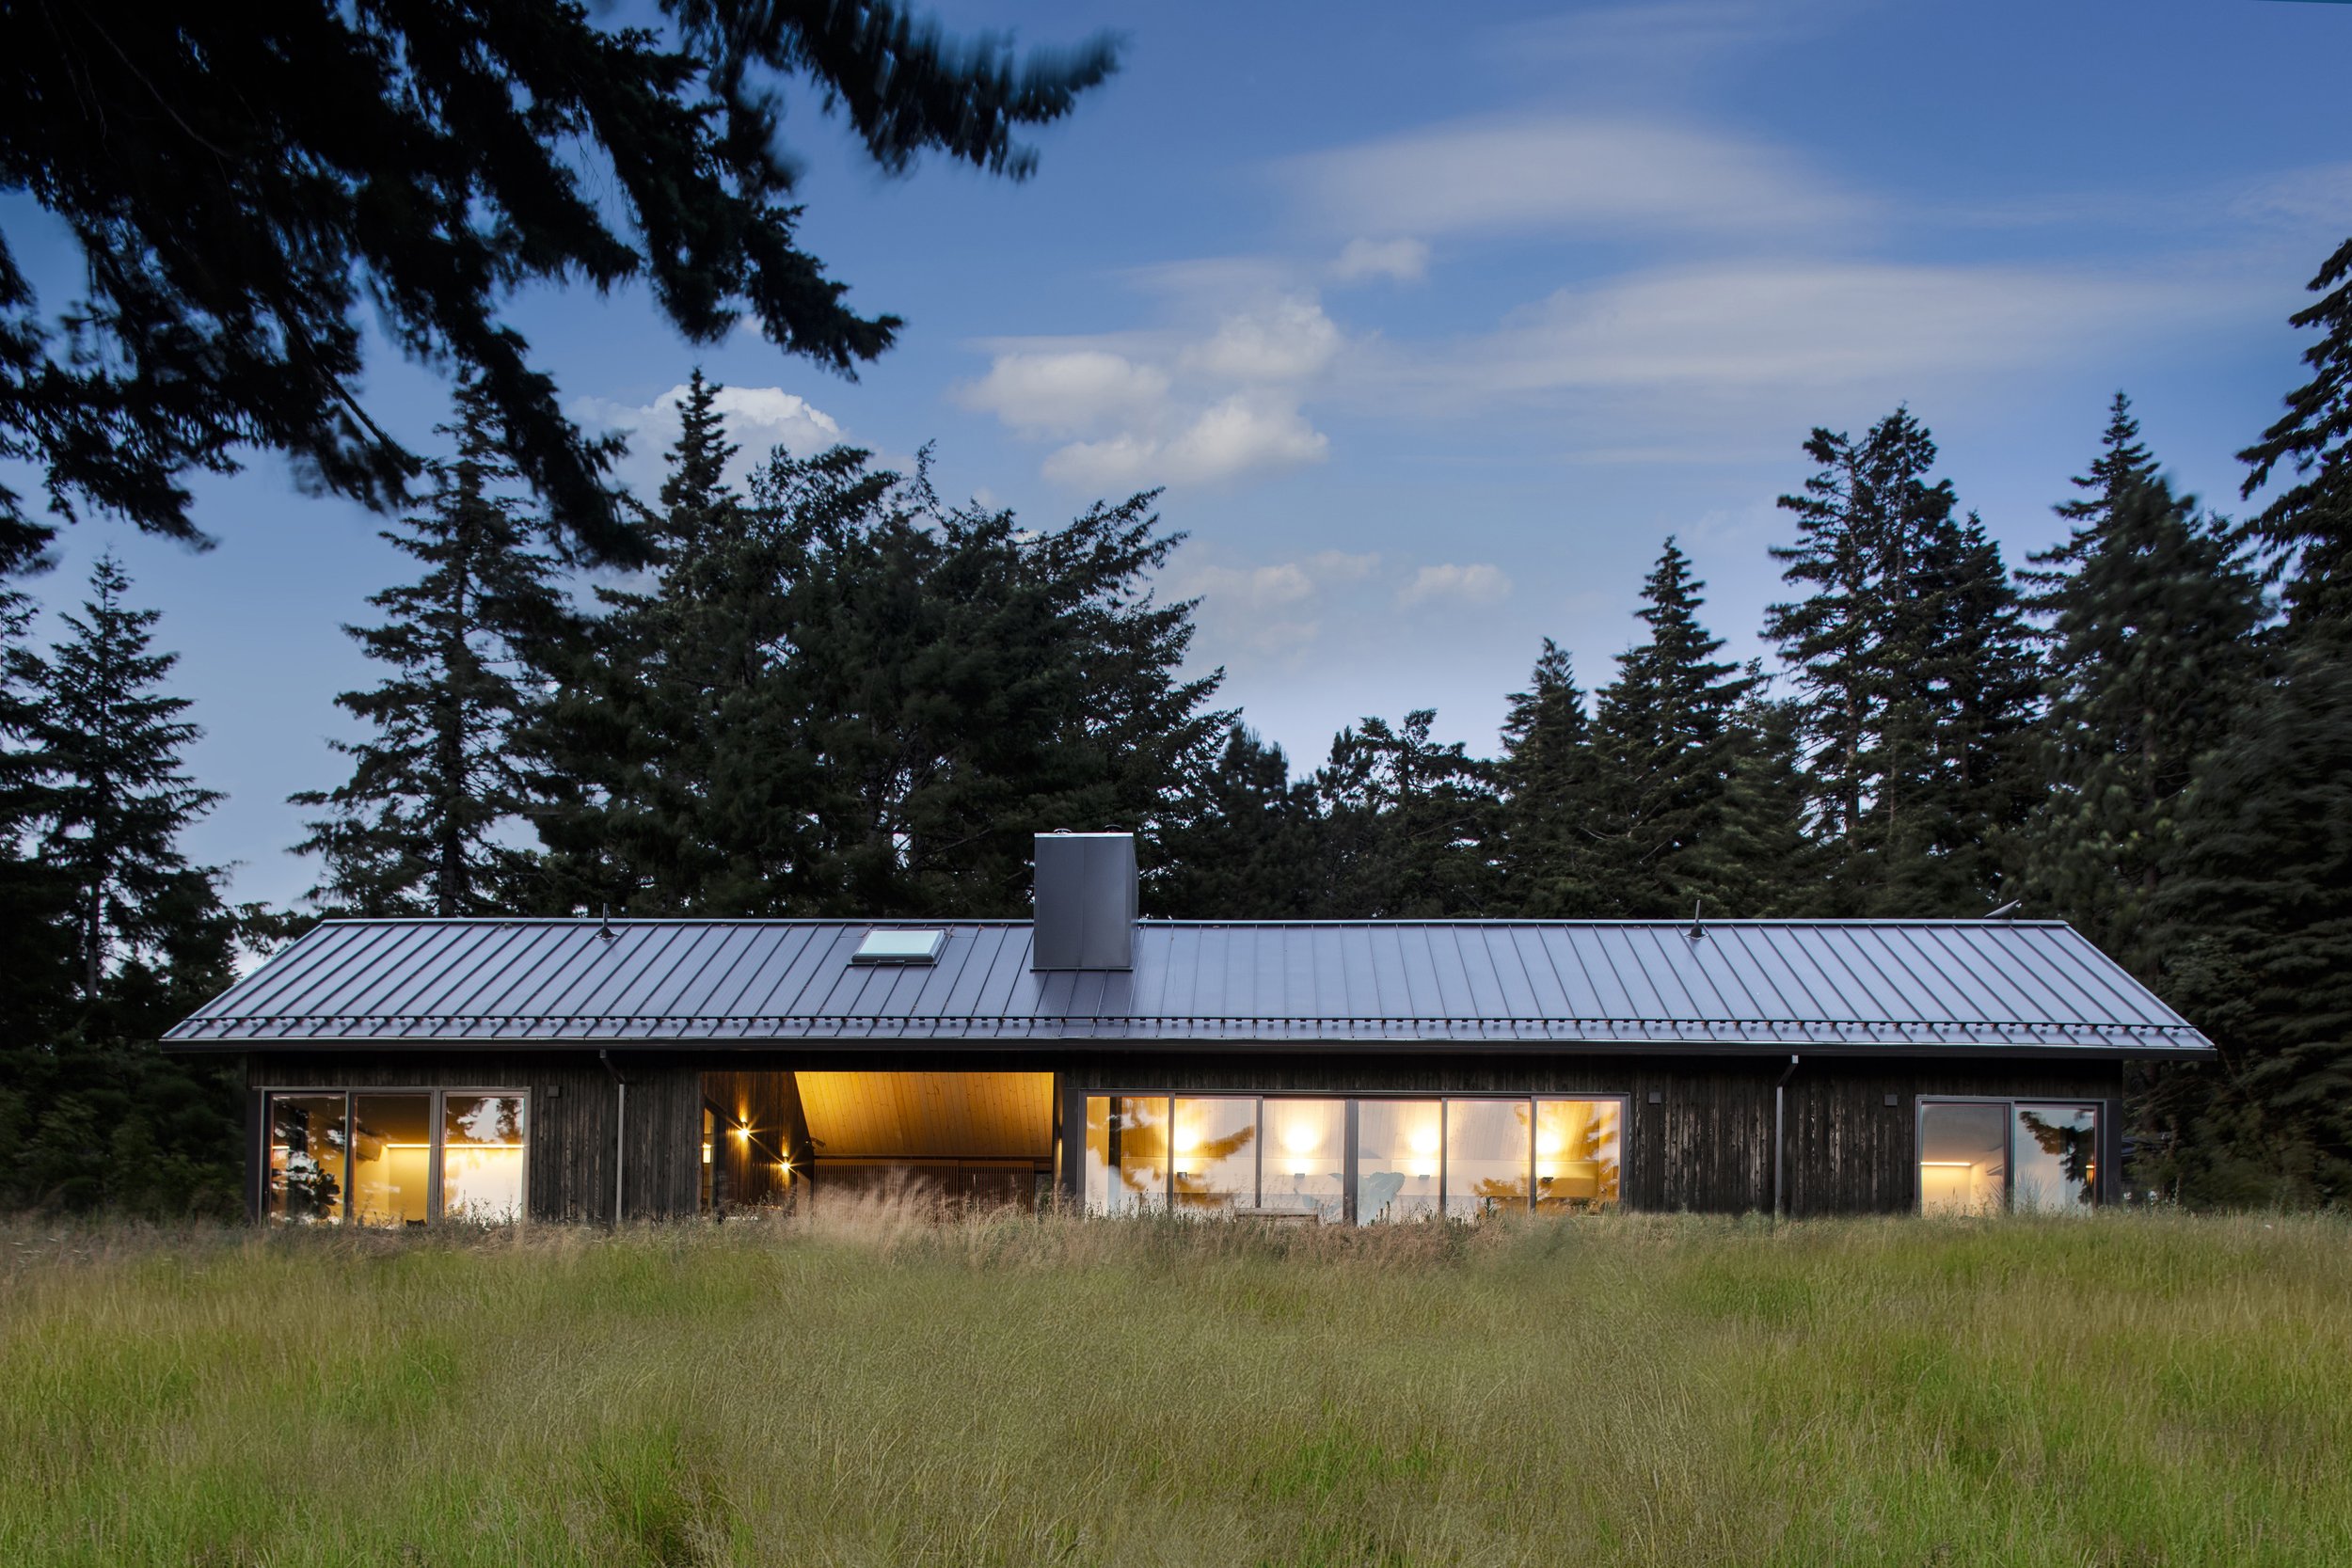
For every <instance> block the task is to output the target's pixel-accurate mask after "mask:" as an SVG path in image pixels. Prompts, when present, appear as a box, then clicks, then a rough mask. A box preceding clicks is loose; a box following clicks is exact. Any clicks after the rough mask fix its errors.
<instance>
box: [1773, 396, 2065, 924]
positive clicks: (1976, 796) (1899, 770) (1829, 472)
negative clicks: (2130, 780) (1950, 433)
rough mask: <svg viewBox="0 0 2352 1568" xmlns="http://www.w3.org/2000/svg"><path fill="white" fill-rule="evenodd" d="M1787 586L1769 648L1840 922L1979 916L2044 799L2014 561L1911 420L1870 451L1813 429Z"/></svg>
mask: <svg viewBox="0 0 2352 1568" xmlns="http://www.w3.org/2000/svg"><path fill="white" fill-rule="evenodd" d="M1805 451H1806V452H1807V454H1808V455H1810V456H1811V457H1812V458H1813V459H1814V461H1815V462H1817V463H1819V464H1820V470H1819V471H1818V472H1817V473H1816V474H1815V475H1814V477H1813V478H1811V479H1809V480H1807V481H1806V482H1805V486H1804V494H1803V495H1802V496H1784V497H1782V498H1781V505H1782V506H1783V507H1785V508H1787V509H1788V510H1789V511H1791V512H1794V513H1795V514H1796V515H1797V517H1798V519H1799V521H1798V529H1799V539H1798V542H1797V543H1796V544H1795V545H1793V546H1774V548H1773V551H1772V553H1773V556H1774V558H1775V559H1777V560H1779V561H1781V562H1784V572H1783V575H1784V576H1785V577H1786V578H1787V579H1788V581H1790V582H1793V583H1799V584H1804V585H1808V586H1810V587H1811V588H1812V590H1813V591H1812V593H1811V594H1808V596H1807V597H1805V598H1804V599H1803V600H1800V601H1796V602H1793V603H1786V604H1779V605H1774V606H1773V607H1772V610H1771V611H1770V612H1769V616H1768V619H1767V622H1766V626H1765V635H1766V636H1767V637H1769V638H1771V639H1772V640H1773V641H1777V642H1778V643H1779V644H1780V648H1781V654H1782V657H1783V658H1784V659H1785V660H1786V661H1787V662H1788V664H1789V665H1790V666H1791V667H1792V668H1793V671H1794V679H1795V684H1796V687H1797V690H1798V698H1797V701H1798V704H1799V716H1800V719H1801V733H1802V737H1803V740H1804V746H1805V750H1806V762H1807V769H1806V770H1807V774H1808V790H1809V792H1810V794H1811V795H1812V798H1813V817H1814V824H1815V827H1816V829H1817V831H1818V833H1819V836H1820V838H1821V839H1822V840H1823V841H1824V842H1825V844H1826V845H1827V847H1828V848H1829V850H1830V852H1831V854H1832V856H1833V859H1834V861H1835V874H1834V879H1833V881H1834V895H1833V902H1834V904H1835V905H1836V909H1837V911H1839V912H1845V913H1852V914H1871V913H1889V914H1892V913H1901V914H1922V913H1938V912H1941V913H1953V914H1962V913H1971V912H1976V911H1981V910H1982V909H1983V908H1984V907H1985V906H1986V902H1987V900H1988V899H1990V898H1992V897H1994V896H1995V895H1996V891H1997V888H1996V884H1997V882H1998V879H1999V877H2000V874H2001V871H2002V856H2003V849H2002V844H2003V841H2004V839H2005V835H2006V834H2007V833H2008V832H2010V831H2011V830H2012V829H2013V828H2014V826H2015V825H2016V823H2017V822H2018V821H2019V820H2020V819H2021V818H2022V814H2023V811H2024V809H2025V803H2026V801H2027V800H2029V799H2030V795H2031V791H2030V788H2029V786H2028V781H2026V779H2025V778H2023V777H2022V776H2021V772H2020V768H2019V758H2020V755H2021V752H2022V749H2023V736H2025V734H2026V729H2027V726H2028V724H2029V722H2030V720H2031V718H2032V713H2033V707H2034V694H2035V691H2036V689H2037V674H2036V671H2035V667H2034V660H2033V651H2032V647H2031V639H2030V635H2029V632H2028V630H2027V628H2026V626H2025V623H2024V620H2023V616H2022V611H2021V607H2020V605H2019V603H2018V601H2017V598H2016V594H2015V591H2014V589H2013V588H2012V586H2011V585H2010V581H2009V574H2008V573H2007V571H2006V570H2005V569H2004V568H2003V566H2002V564H2001V559H2000V552H1999V550H1998V549H1997V547H1995V546H1994V544H1993V543H1992V541H1991V540H1990V539H1989V538H1988V537H1986V535H1985V532H1984V529H1983V526H1982V525H1981V523H1980V522H1979V520H1978V519H1977V518H1976V517H1975V516H1974V515H1969V516H1967V517H1965V518H1964V519H1963V518H1957V517H1955V515H1954V513H1955V510H1956V506H1957V502H1956V499H1955V497H1954V495H1953V492H1952V486H1951V483H1950V481H1948V480H1938V481H1935V482H1934V483H1930V482H1929V479H1928V475H1929V473H1930V471H1931V469H1932V467H1934V463H1935V443H1934V441H1933V439H1932V438H1931V436H1929V434H1928V432H1927V430H1926V428H1925V427H1924V426H1922V425H1921V424H1919V422H1918V421H1917V420H1914V419H1913V418H1912V417H1911V415H1910V413H1909V411H1908V410H1905V409H1897V410H1896V411H1895V412H1894V413H1893V414H1891V415H1889V416H1888V417H1887V418H1885V419H1883V420H1880V421H1879V423H1878V424H1877V425H1875V426H1873V427H1872V428H1871V430H1870V432H1869V434H1868V435H1867V436H1866V437H1865V438H1864V439H1863V440H1862V441H1860V442H1856V441H1854V440H1852V439H1851V438H1850V437H1848V436H1843V435H1839V434H1836V433H1833V432H1830V431H1827V430H1821V429H1816V430H1815V431H1814V433H1813V436H1812V438H1811V439H1810V440H1809V441H1808V442H1807V443H1806V445H1805Z"/></svg>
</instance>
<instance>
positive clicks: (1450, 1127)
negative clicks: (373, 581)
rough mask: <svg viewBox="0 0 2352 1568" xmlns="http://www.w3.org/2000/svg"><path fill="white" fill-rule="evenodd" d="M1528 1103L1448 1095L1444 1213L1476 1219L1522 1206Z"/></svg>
mask: <svg viewBox="0 0 2352 1568" xmlns="http://www.w3.org/2000/svg"><path fill="white" fill-rule="evenodd" d="M1528 1109H1529V1107H1528V1102H1527V1101H1524V1100H1449V1101H1446V1107H1445V1212H1447V1213H1448V1214H1450V1215H1452V1216H1454V1218H1456V1219H1480V1218H1483V1217H1485V1216H1486V1215H1488V1214H1492V1213H1497V1212H1502V1211H1504V1210H1509V1209H1524V1208H1526V1207H1527V1166H1528V1155H1529V1152H1530V1148H1529V1142H1528V1119H1529V1117H1528Z"/></svg>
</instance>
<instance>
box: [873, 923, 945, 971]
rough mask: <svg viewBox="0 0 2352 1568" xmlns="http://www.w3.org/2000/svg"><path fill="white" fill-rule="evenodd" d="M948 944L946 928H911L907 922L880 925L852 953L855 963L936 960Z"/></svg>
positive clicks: (920, 962) (922, 962) (927, 962)
mask: <svg viewBox="0 0 2352 1568" xmlns="http://www.w3.org/2000/svg"><path fill="white" fill-rule="evenodd" d="M946 945H947V933H946V932H945V931H917V930H909V929H908V928H907V927H903V926H877V927H874V929H872V930H870V931H868V932H866V940H865V941H864V942H859V943H858V944H857V951H856V952H854V953H852V954H850V962H851V963H853V964H935V963H937V962H938V961H939V950H940V949H941V948H943V947H945V946H946Z"/></svg>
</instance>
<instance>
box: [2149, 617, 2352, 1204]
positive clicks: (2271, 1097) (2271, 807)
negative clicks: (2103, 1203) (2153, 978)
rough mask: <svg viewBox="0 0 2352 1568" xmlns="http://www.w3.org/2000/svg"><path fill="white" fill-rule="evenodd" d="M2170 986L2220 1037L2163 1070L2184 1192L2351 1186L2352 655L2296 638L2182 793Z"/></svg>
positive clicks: (2162, 1106)
mask: <svg viewBox="0 0 2352 1568" xmlns="http://www.w3.org/2000/svg"><path fill="white" fill-rule="evenodd" d="M2178 834H2179V840H2180V848H2179V851H2178V853H2177V855H2176V856H2175V858H2174V861H2173V870H2172V872H2171V874H2170V875H2169V876H2168V877H2167V878H2165V879H2164V880H2163V881H2162V882H2161V883H2160V884H2159V886H2158V888H2157V890H2156V893H2155V895H2154V897H2153V900H2152V912H2151V919H2152V924H2153V926H2154V927H2155V931H2154V935H2153V938H2152V940H2151V946H2152V947H2153V948H2154V949H2155V950H2156V951H2157V952H2158V953H2160V954H2161V955H2162V963H2163V980H2164V990H2165V993H2166V995H2167V998H2168V1000H2169V1001H2171V1002H2172V1003H2173V1004H2174V1005H2175V1006H2179V1007H2180V1008H2181V1009H2182V1010H2183V1011H2184V1012H2185V1014H2186V1015H2187V1016H2188V1017H2190V1018H2192V1019H2194V1020H2196V1022H2198V1024H2199V1026H2200V1027H2201V1028H2202V1029H2204V1030H2205V1032H2206V1033H2207V1034H2208V1035H2210V1036H2211V1037H2213V1039H2214V1042H2215V1044H2216V1045H2217V1046H2218V1047H2219V1048H2220V1053H2221V1061H2220V1064H2219V1068H2218V1070H2201V1071H2198V1072H2194V1073H2181V1074H2177V1075H2175V1078H2174V1080H2173V1081H2172V1082H2171V1083H2169V1084H2168V1085H2159V1087H2160V1090H2161V1091H2162V1092H2161V1094H2160V1097H2159V1100H2158V1103H2157V1105H2156V1106H2155V1107H2154V1112H2155V1119H2156V1120H2158V1121H2159V1123H2169V1124H2170V1125H2171V1126H2172V1127H2173V1128H2175V1129H2177V1131H2178V1134H2179V1135H2178V1136H2177V1137H2176V1138H2172V1139H2169V1140H2168V1142H2167V1152H2168V1154H2169V1161H2168V1164H2169V1165H2170V1167H2171V1168H2170V1170H2169V1171H2168V1172H2165V1173H2162V1174H2167V1175H2169V1176H2170V1177H2171V1178H2172V1179H2173V1180H2175V1181H2176V1182H2177V1184H2178V1187H2179V1189H2180V1190H2181V1191H2182V1192H2183V1194H2184V1196H2191V1197H2200V1198H2204V1199H2207V1200H2210V1201H2221V1202H2239V1203H2243V1202H2280V1201H2286V1202H2305V1203H2332V1204H2343V1203H2345V1202H2347V1201H2352V658H2346V657H2344V655H2343V654H2342V653H2341V652H2339V651H2338V650H2337V648H2336V647H2334V646H2333V645H2332V641H2331V640H2328V639H2320V638H2312V639H2307V640H2304V641H2301V642H2300V643H2298V644H2297V645H2296V646H2294V647H2292V648H2291V649H2290V651H2289V652H2288V654H2287V655H2286V657H2284V658H2283V659H2282V660H2281V662H2280V667H2279V669H2278V670H2277V672H2276V673H2274V674H2273V675H2272V676H2271V677H2270V678H2268V679H2267V680H2265V682H2264V683H2263V684H2262V685H2261V687H2260V688H2259V689H2257V690H2256V692H2255V693H2254V694H2253V696H2252V697H2251V699H2250V700H2249V701H2248V702H2246V703H2245V704H2243V705H2241V706H2240V708H2239V710H2238V713H2237V716H2236V721H2235V722H2233V724H2232V726H2231V728H2230V731H2229V733H2228V735H2227V736H2226V738H2225V739H2224V741H2223V743H2222V744H2221V745H2219V746H2217V747H2216V748H2215V749H2213V750H2212V751H2211V752H2208V753H2207V755H2206V756H2205V758H2204V759H2203V761H2202V765H2201V767H2200V768H2199V769H2198V772H2197V777H2196V780H2195V782H2194V783H2193V784H2192V785H2191V786H2190V788H2189V790H2188V792H2187V794H2186V796H2185V799H2184V800H2183V802H2182V807H2181V812H2180V823H2179V828H2178Z"/></svg>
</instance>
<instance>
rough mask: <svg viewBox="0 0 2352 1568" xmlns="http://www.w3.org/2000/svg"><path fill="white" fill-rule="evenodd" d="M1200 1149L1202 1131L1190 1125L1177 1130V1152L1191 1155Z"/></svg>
mask: <svg viewBox="0 0 2352 1568" xmlns="http://www.w3.org/2000/svg"><path fill="white" fill-rule="evenodd" d="M1196 1148H1200V1128H1198V1127H1194V1126H1191V1125H1189V1124H1187V1125H1185V1126H1183V1127H1179V1128H1178V1129H1176V1152H1177V1153H1179V1154H1190V1153H1191V1152H1192V1151H1193V1150H1194V1149H1196Z"/></svg>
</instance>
